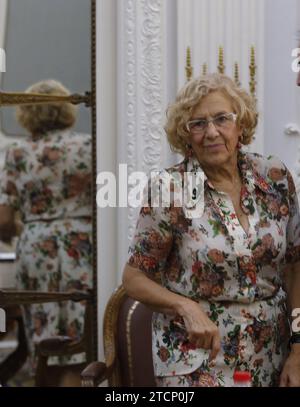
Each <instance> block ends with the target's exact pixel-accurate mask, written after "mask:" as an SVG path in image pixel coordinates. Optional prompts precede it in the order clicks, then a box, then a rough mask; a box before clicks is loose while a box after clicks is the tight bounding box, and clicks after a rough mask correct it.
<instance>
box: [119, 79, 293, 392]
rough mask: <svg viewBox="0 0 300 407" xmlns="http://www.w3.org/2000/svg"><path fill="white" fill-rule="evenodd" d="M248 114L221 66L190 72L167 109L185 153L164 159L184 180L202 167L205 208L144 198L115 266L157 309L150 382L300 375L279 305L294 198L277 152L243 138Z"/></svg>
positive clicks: (287, 286)
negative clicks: (193, 211)
mask: <svg viewBox="0 0 300 407" xmlns="http://www.w3.org/2000/svg"><path fill="white" fill-rule="evenodd" d="M257 116H258V115H257V112H256V109H255V104H254V101H253V100H252V98H251V97H250V96H249V95H248V94H247V92H246V91H245V90H243V89H241V88H239V87H238V86H236V84H235V83H234V82H233V81H232V80H231V79H230V78H228V77H226V76H224V75H219V74H210V75H206V76H203V77H200V78H198V79H194V80H192V81H190V82H188V83H187V84H186V85H185V86H184V88H183V89H182V90H181V91H180V92H179V93H178V96H177V98H176V101H175V102H174V103H173V104H172V105H171V106H170V107H169V109H168V115H167V123H166V127H165V130H166V133H167V136H168V140H169V143H170V145H171V147H172V149H173V150H174V151H176V152H179V153H181V154H182V155H184V156H185V159H184V160H183V161H182V162H181V163H180V164H178V165H175V166H174V167H172V168H169V169H167V170H166V171H167V172H168V173H169V174H170V175H175V174H176V175H178V174H179V175H180V176H181V179H182V182H183V180H184V178H183V174H184V173H185V172H188V173H193V174H197V173H199V172H203V193H202V195H201V192H199V194H200V195H201V196H200V199H202V200H203V201H204V208H203V210H202V211H201V210H200V211H199V213H198V216H187V214H188V210H190V208H191V206H190V202H188V204H189V205H187V203H185V202H184V203H183V205H182V207H180V206H178V205H176V204H175V201H174V197H173V195H174V194H173V195H172V197H171V198H172V199H171V202H170V205H169V206H164V207H163V206H162V205H161V206H155V207H154V206H149V205H145V206H144V207H143V208H142V209H141V212H140V215H139V219H138V222H137V227H136V232H135V236H134V239H133V241H132V244H131V246H130V257H129V260H128V263H127V264H126V266H125V270H124V273H123V284H124V287H125V290H126V291H127V293H128V295H129V296H131V297H133V298H135V299H136V300H139V301H141V302H143V303H145V304H146V305H148V306H149V307H151V308H152V309H153V310H154V311H155V312H154V314H153V329H152V331H153V360H154V370H155V375H156V378H157V384H158V385H159V386H200V387H201V386H208V387H212V386H232V385H233V373H234V371H236V370H245V371H249V372H250V373H251V376H252V384H253V385H254V386H276V385H279V384H280V385H282V386H300V343H297V342H299V337H297V336H296V335H293V336H292V338H293V340H292V341H291V342H292V344H291V347H290V352H289V355H287V350H288V343H287V342H288V339H289V337H290V332H289V326H288V316H289V315H290V311H288V309H289V310H291V309H293V308H297V307H300V263H299V261H300V216H299V211H298V203H297V197H296V192H295V186H294V183H293V180H292V177H291V175H290V173H289V171H288V169H287V168H286V167H285V165H284V164H282V162H280V161H279V160H278V159H277V158H275V157H268V158H266V157H263V156H261V155H259V154H251V153H246V152H245V151H243V149H242V145H247V144H249V143H250V142H251V141H252V137H253V134H254V130H255V127H256V124H257ZM173 178H174V180H175V179H178V177H177V178H176V177H173ZM178 186H179V185H178V184H176V182H175V181H173V185H171V191H173V192H175V191H176V189H178ZM198 190H199V191H201V188H199V189H198ZM149 192H150V195H149V196H151V190H150V191H149ZM193 194H194V192H193ZM198 198H199V197H198ZM193 199H196V200H197V197H195V196H194V198H193ZM149 203H150V198H149ZM200 208H201V206H200ZM157 276H159V277H160V280H161V283H160V284H159V283H158V282H157V278H156V277H157ZM285 277H286V278H285Z"/></svg>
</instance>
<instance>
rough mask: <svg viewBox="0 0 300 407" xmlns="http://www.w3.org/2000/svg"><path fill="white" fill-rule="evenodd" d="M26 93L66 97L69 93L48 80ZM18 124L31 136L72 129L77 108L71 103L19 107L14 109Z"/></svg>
mask: <svg viewBox="0 0 300 407" xmlns="http://www.w3.org/2000/svg"><path fill="white" fill-rule="evenodd" d="M25 92H26V93H43V94H47V95H60V96H68V95H70V92H69V90H68V89H67V88H65V87H64V86H63V85H62V84H61V83H60V82H58V81H56V80H54V79H48V80H44V81H40V82H37V83H35V84H33V85H31V86H30V87H29V88H28V89H26V91H25ZM16 118H17V120H18V122H19V124H20V125H21V126H22V127H24V128H25V129H26V130H28V131H29V132H30V133H31V134H46V133H47V132H49V131H54V130H64V129H67V128H69V127H72V126H73V125H74V124H75V122H76V118H77V107H76V106H74V105H72V104H71V103H49V104H48V103H47V104H45V105H38V104H37V105H21V106H18V107H17V108H16Z"/></svg>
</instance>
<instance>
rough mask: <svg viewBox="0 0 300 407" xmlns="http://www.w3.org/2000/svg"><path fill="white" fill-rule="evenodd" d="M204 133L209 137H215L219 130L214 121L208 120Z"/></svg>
mask: <svg viewBox="0 0 300 407" xmlns="http://www.w3.org/2000/svg"><path fill="white" fill-rule="evenodd" d="M206 135H207V136H210V137H215V136H218V135H219V132H218V130H217V128H216V126H215V124H214V122H212V121H211V122H208V123H207V128H206Z"/></svg>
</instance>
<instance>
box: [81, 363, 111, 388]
mask: <svg viewBox="0 0 300 407" xmlns="http://www.w3.org/2000/svg"><path fill="white" fill-rule="evenodd" d="M80 376H81V386H82V387H96V386H98V385H99V384H100V383H102V382H103V381H104V380H107V379H108V378H109V369H108V368H107V366H106V364H105V363H103V362H92V363H90V364H89V365H88V366H87V367H86V368H85V369H84V370H83V371H82V372H81V374H80Z"/></svg>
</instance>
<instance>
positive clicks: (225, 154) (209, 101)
mask: <svg viewBox="0 0 300 407" xmlns="http://www.w3.org/2000/svg"><path fill="white" fill-rule="evenodd" d="M222 113H225V114H226V113H234V110H233V107H232V104H231V101H230V99H229V98H227V97H226V96H224V95H223V93H221V92H218V91H215V92H211V93H209V94H208V95H206V96H204V98H203V99H202V100H201V102H200V103H199V105H198V106H196V108H195V109H194V111H193V114H192V117H191V119H190V120H195V119H211V118H214V117H217V116H219V115H220V114H222ZM241 135H242V130H241V129H240V128H239V127H238V126H237V125H236V123H235V122H234V121H232V122H228V123H227V124H226V126H224V127H223V126H217V127H215V125H214V123H209V124H208V126H207V127H206V129H205V130H204V132H203V133H202V134H193V132H192V133H191V139H190V141H191V145H192V148H193V150H194V153H195V155H196V157H197V158H198V160H199V162H200V164H202V165H203V166H207V167H209V166H220V165H222V164H224V163H226V162H228V161H229V160H231V159H232V158H233V157H236V154H237V144H238V141H239V138H240V137H241Z"/></svg>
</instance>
